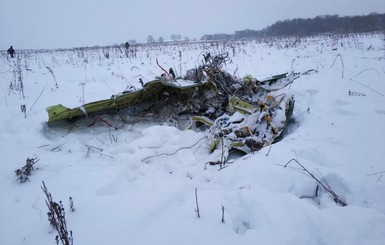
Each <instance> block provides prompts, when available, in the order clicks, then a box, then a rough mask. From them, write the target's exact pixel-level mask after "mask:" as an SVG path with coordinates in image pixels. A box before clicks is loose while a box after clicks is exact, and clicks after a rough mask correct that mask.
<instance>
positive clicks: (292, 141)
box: [0, 34, 385, 245]
mask: <svg viewBox="0 0 385 245" xmlns="http://www.w3.org/2000/svg"><path fill="white" fill-rule="evenodd" d="M384 38H385V37H384V35H380V34H369V35H354V36H345V37H338V38H337V37H326V36H321V37H314V38H306V39H276V40H269V41H268V42H256V41H237V42H226V43H212V44H210V43H192V44H178V45H154V46H146V45H144V46H139V47H137V48H136V50H135V51H133V52H131V51H130V52H129V53H127V55H126V53H125V52H124V50H123V49H116V48H105V49H102V48H100V49H84V50H67V51H45V52H43V51H40V52H38V51H28V52H27V51H25V52H21V51H19V52H18V53H17V55H19V58H20V59H19V64H18V61H17V59H16V58H14V59H10V58H9V57H7V56H6V54H5V53H1V56H0V91H1V92H0V93H1V95H0V96H1V100H0V109H1V110H0V111H1V117H0V122H1V123H0V142H1V143H0V144H1V146H0V155H1V164H0V195H1V201H0V244H4V245H14V244H39V245H41V244H55V240H54V239H55V236H56V235H57V233H56V231H54V230H53V229H52V228H51V227H50V224H49V222H48V219H47V212H48V208H47V206H46V204H45V198H46V196H45V194H44V192H43V191H42V190H41V186H42V181H44V182H45V184H46V186H47V188H48V190H49V191H50V192H51V194H52V196H53V199H54V200H55V201H57V202H58V201H59V200H62V201H63V205H64V208H65V209H66V219H67V226H68V230H72V231H73V238H74V242H73V243H74V244H75V245H80V244H93V245H98V244H100V245H102V244H103V245H105V244H116V245H117V244H222V245H225V244H296V245H299V244H306V245H307V244H349V245H351V244H357V245H361V244H385V178H384V177H383V175H384V174H385V150H384V149H385V148H384V146H385V96H384V95H385V41H384ZM131 49H132V47H131ZM207 50H209V51H210V52H211V53H212V54H218V53H221V52H229V57H230V58H231V60H229V61H228V62H227V63H226V66H225V67H224V69H225V70H226V71H228V72H229V73H231V74H234V75H236V76H239V77H243V76H244V75H246V74H251V75H253V76H254V77H257V78H264V77H268V76H271V75H275V74H279V73H282V72H290V71H295V72H301V73H305V72H306V71H309V70H312V69H314V70H315V71H317V72H315V71H311V72H308V73H305V74H302V75H301V76H300V78H299V79H297V80H295V82H294V83H293V84H292V85H291V86H290V87H287V88H285V89H284V90H283V91H279V92H277V93H282V92H285V93H287V94H290V95H294V96H295V100H296V102H295V109H294V115H293V117H294V120H295V122H294V123H293V124H291V125H290V127H289V128H288V131H287V134H286V135H285V137H284V138H283V140H282V141H280V142H278V143H276V144H274V145H272V146H271V147H266V148H263V149H262V150H260V151H259V152H254V153H252V154H248V155H245V156H234V157H232V158H231V159H230V162H229V163H228V164H227V165H226V166H227V167H226V168H224V169H221V170H220V171H219V166H210V165H206V163H207V162H208V161H209V159H210V158H211V157H212V156H210V153H209V151H208V145H207V142H206V141H205V140H202V138H204V137H205V135H206V133H205V132H196V131H188V130H180V129H177V128H175V127H172V126H167V125H157V124H156V123H149V122H146V123H143V122H136V123H134V124H129V125H126V126H125V127H124V128H122V129H118V130H111V129H109V128H108V127H107V126H106V125H99V126H97V127H89V128H87V127H86V128H84V127H83V128H81V129H77V128H75V129H73V130H68V129H65V128H60V127H59V128H50V127H48V126H47V123H46V122H47V120H48V116H47V113H46V111H45V108H46V107H48V106H51V105H56V104H63V105H65V106H68V107H76V106H80V105H81V104H83V103H87V102H92V101H94V100H100V99H106V98H110V97H111V95H113V94H117V93H119V92H122V91H123V90H125V89H127V88H129V87H130V86H134V87H137V88H140V87H141V85H140V84H139V82H138V81H139V78H142V79H143V81H144V82H147V81H150V80H152V79H153V78H154V77H155V76H158V75H160V74H161V70H160V68H159V67H158V66H157V65H156V59H158V60H159V62H160V63H161V64H162V65H163V66H164V67H165V68H167V69H168V68H169V67H173V68H174V71H176V73H177V75H180V74H182V75H184V74H185V72H186V71H187V69H189V68H193V67H196V66H198V65H199V62H200V59H201V58H202V56H200V54H201V52H202V51H207ZM106 56H109V57H108V59H107V57H106ZM18 68H20V69H19V71H18ZM19 75H21V76H22V78H21V79H22V82H23V85H24V95H25V98H23V95H22V94H21V93H20V90H16V88H15V86H14V88H13V89H11V88H10V84H13V85H16V86H17V85H18V84H19V80H18V78H19ZM349 91H350V92H351V93H350V94H349ZM22 105H25V107H26V117H25V115H24V113H23V112H21V106H22ZM171 153H175V154H171ZM31 157H37V158H38V159H39V161H38V162H37V163H36V164H35V165H34V167H35V170H34V171H33V172H32V175H31V176H30V179H29V181H27V182H25V183H19V182H18V181H17V178H16V176H15V170H16V169H19V168H21V167H23V166H24V165H25V163H26V159H27V158H31ZM292 159H295V160H296V161H294V160H292ZM290 160H292V161H291V162H290V163H289V164H288V165H287V167H284V165H286V164H287V163H288V162H289V161H290ZM297 162H298V163H300V164H301V165H303V166H304V167H305V168H306V170H308V171H309V172H310V173H311V174H313V175H314V177H316V178H317V179H319V180H320V181H321V182H322V183H323V184H324V185H327V186H328V188H330V189H331V190H332V191H333V192H334V193H335V194H337V195H338V197H340V198H341V199H342V200H343V201H344V202H346V204H347V206H345V207H342V206H341V205H338V204H336V203H335V202H334V200H333V198H331V197H330V195H329V194H328V193H327V192H326V191H325V190H324V189H323V188H320V189H319V193H318V196H317V197H314V198H309V197H310V196H313V195H314V193H315V188H316V181H315V179H313V178H312V177H310V176H309V175H308V174H307V173H306V172H305V171H303V169H302V168H301V167H300V165H299V164H298V163H297ZM195 190H197V197H198V205H199V212H200V218H198V217H197V215H196V211H195V209H196V203H197V202H196V196H195ZM70 196H71V197H72V198H73V201H74V206H75V209H76V210H75V212H70V210H69V200H68V199H69V197H70ZM222 206H223V207H224V220H225V222H224V223H222V222H221V219H222Z"/></svg>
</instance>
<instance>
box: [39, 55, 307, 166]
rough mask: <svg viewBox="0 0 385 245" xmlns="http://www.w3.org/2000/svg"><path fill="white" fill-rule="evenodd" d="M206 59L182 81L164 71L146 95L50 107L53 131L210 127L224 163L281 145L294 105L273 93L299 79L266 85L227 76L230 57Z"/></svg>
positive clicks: (139, 92) (275, 78)
mask: <svg viewBox="0 0 385 245" xmlns="http://www.w3.org/2000/svg"><path fill="white" fill-rule="evenodd" d="M204 57H205V59H204V62H202V65H200V66H199V67H198V68H194V69H191V70H188V71H187V73H186V75H185V77H183V78H175V76H174V73H173V72H172V71H171V69H170V73H168V72H167V71H166V70H165V69H163V68H162V67H161V66H160V65H159V67H161V68H162V70H163V71H164V74H162V76H161V77H157V78H156V79H155V80H153V81H150V82H148V83H146V84H142V85H143V87H142V88H141V89H136V90H131V91H125V92H123V93H121V94H118V95H113V96H112V97H111V98H110V99H105V100H100V101H95V102H91V103H87V104H84V105H82V106H80V107H76V108H72V109H71V108H67V107H65V106H63V105H60V104H59V105H54V106H50V107H47V108H46V110H47V112H48V117H49V119H48V125H49V126H53V125H58V124H59V125H60V124H61V123H63V122H69V123H74V122H76V121H79V119H81V120H83V119H84V118H86V120H88V126H91V125H94V124H95V122H96V121H98V120H99V121H100V120H101V121H103V122H104V123H105V124H107V125H108V126H110V127H115V128H119V126H118V125H125V124H127V123H130V121H131V122H132V120H134V119H135V120H136V121H141V120H149V119H150V120H152V121H159V122H162V121H163V122H170V121H173V122H175V124H178V125H179V126H181V125H184V126H187V128H189V129H194V128H200V127H202V126H205V127H206V129H207V128H208V130H206V132H207V134H208V137H207V138H208V141H209V145H210V150H211V151H214V150H216V149H217V148H218V150H219V148H220V149H221V151H222V159H221V161H222V162H225V161H226V159H227V156H228V154H229V152H230V151H231V150H232V149H238V150H241V151H243V152H245V153H248V152H251V151H257V150H259V149H261V148H262V147H264V146H267V145H270V144H272V143H274V142H276V141H277V140H279V139H280V138H281V137H282V134H283V132H284V130H285V128H286V127H287V124H288V122H289V120H290V117H291V116H292V113H293V109H294V102H295V101H294V97H293V96H291V97H289V96H286V94H284V93H282V94H279V95H273V93H272V92H275V91H278V90H280V89H282V88H284V87H286V86H288V85H289V84H291V83H293V81H294V80H295V79H297V78H298V77H299V75H298V74H296V73H291V74H288V73H284V74H279V75H276V76H272V77H269V78H266V79H263V80H257V79H256V78H254V77H252V76H250V75H247V76H245V77H244V78H242V79H241V78H237V77H234V76H232V75H230V74H229V73H227V72H225V71H223V70H222V65H223V64H224V63H225V61H226V59H227V57H228V54H227V53H225V54H219V55H216V56H214V57H211V56H210V54H209V53H208V54H206V55H205V56H204ZM101 115H103V117H101ZM82 118H83V119H82ZM187 121H188V123H186V122H187ZM183 122H184V124H183ZM218 146H220V147H218Z"/></svg>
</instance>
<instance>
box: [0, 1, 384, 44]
mask: <svg viewBox="0 0 385 245" xmlns="http://www.w3.org/2000/svg"><path fill="white" fill-rule="evenodd" d="M371 12H377V13H385V0H104V1H102V0H0V49H2V50H4V49H7V48H8V47H9V46H10V45H13V46H14V48H15V49H27V48H34V49H35V48H69V47H79V46H94V45H109V44H116V43H123V42H125V41H128V40H132V39H135V40H136V41H137V42H146V40H147V37H148V35H152V36H153V37H154V39H155V40H158V38H159V37H163V38H164V39H165V40H167V39H170V36H171V34H180V35H181V36H182V37H185V36H187V37H189V38H191V39H193V38H197V39H200V38H201V36H203V35H204V34H214V33H227V34H232V33H234V31H237V30H244V29H253V30H260V29H262V28H264V27H267V26H269V25H272V24H273V23H274V22H276V21H278V20H285V19H293V18H313V17H315V16H317V15H325V14H338V15H340V16H345V15H366V14H369V13H371Z"/></svg>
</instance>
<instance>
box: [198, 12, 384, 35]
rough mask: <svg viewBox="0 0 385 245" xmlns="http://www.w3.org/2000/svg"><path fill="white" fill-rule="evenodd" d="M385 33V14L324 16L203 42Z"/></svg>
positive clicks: (281, 23)
mask: <svg viewBox="0 0 385 245" xmlns="http://www.w3.org/2000/svg"><path fill="white" fill-rule="evenodd" d="M363 32H385V14H377V13H372V14H369V15H363V16H344V17H339V16H338V15H322V16H317V17H315V18H308V19H292V20H284V21H277V22H276V23H274V24H273V25H271V26H268V27H266V28H264V29H262V30H249V29H246V30H243V31H235V33H234V34H213V35H204V36H202V38H201V40H224V39H225V40H226V39H247V38H261V37H279V36H287V37H288V36H312V35H319V34H325V33H330V34H348V33H363Z"/></svg>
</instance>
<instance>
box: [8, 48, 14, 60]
mask: <svg viewBox="0 0 385 245" xmlns="http://www.w3.org/2000/svg"><path fill="white" fill-rule="evenodd" d="M7 53H8V54H9V55H10V56H11V58H13V56H14V55H15V50H14V49H13V47H12V46H11V47H10V48H9V49H8V50H7Z"/></svg>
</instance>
